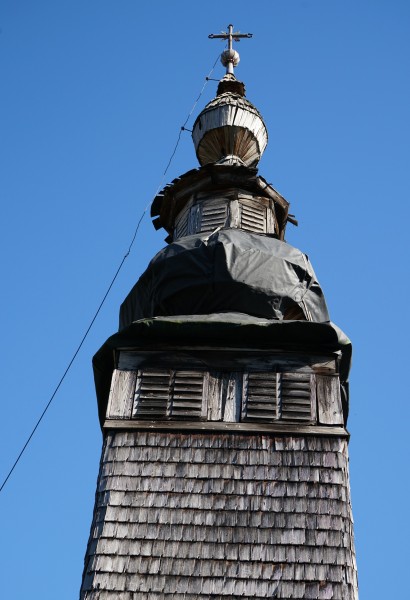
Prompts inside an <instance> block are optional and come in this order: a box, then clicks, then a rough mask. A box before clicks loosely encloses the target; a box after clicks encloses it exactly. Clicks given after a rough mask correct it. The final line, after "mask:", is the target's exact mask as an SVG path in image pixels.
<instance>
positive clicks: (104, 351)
mask: <svg viewBox="0 0 410 600" xmlns="http://www.w3.org/2000/svg"><path fill="white" fill-rule="evenodd" d="M208 344H209V345H210V346H212V347H215V348H216V347H225V348H226V347H232V348H247V347H250V346H252V347H253V348H258V349H262V350H264V349H266V350H283V351H297V352H298V353H306V354H309V353H317V354H321V353H326V352H329V353H333V352H340V356H341V359H340V364H339V373H340V382H341V386H342V392H343V408H344V413H345V420H346V419H347V413H348V383H347V380H348V376H349V370H350V362H351V355H352V346H351V342H350V340H349V338H348V337H347V336H346V335H345V334H344V333H343V332H342V331H341V330H340V329H339V328H338V327H337V326H336V325H334V324H333V323H311V322H308V321H278V320H269V319H261V318H255V317H251V316H249V315H246V314H239V313H223V314H209V315H179V316H175V317H158V318H153V319H144V320H140V321H137V322H135V323H131V324H130V325H129V326H128V327H127V328H125V329H123V330H122V331H120V332H119V333H116V334H115V335H113V336H111V337H110V338H108V340H107V341H106V342H105V344H104V345H103V346H102V347H101V348H100V350H99V351H98V352H97V354H96V355H95V356H94V358H93V367H94V378H95V386H96V392H97V399H98V410H99V417H100V422H101V424H102V423H103V422H104V419H105V413H106V408H107V402H108V395H109V392H110V385H111V376H112V372H113V370H114V369H115V366H116V365H115V352H116V350H118V349H122V350H130V349H141V350H143V349H144V348H146V349H147V350H148V349H150V350H151V349H153V348H160V347H161V346H163V347H167V348H168V349H169V347H172V346H175V347H183V346H184V345H188V346H195V345H197V346H204V345H208Z"/></svg>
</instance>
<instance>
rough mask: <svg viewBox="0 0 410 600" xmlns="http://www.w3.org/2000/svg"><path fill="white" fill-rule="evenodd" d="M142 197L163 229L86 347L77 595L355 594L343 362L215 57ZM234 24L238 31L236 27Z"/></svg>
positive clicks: (345, 343)
mask: <svg viewBox="0 0 410 600" xmlns="http://www.w3.org/2000/svg"><path fill="white" fill-rule="evenodd" d="M212 37H224V38H226V39H227V40H228V49H227V50H225V51H224V52H223V54H222V62H223V64H224V65H225V66H226V67H227V72H226V75H225V76H224V77H223V78H222V80H221V81H220V83H219V86H218V90H217V95H216V97H215V98H214V99H213V100H212V101H211V102H209V104H208V105H207V106H206V107H205V108H204V110H203V111H202V112H201V113H200V115H199V116H198V118H197V119H196V121H195V124H194V127H193V133H192V137H193V141H194V145H195V150H196V154H197V157H198V160H199V163H200V165H201V166H200V167H199V168H198V169H193V170H191V171H188V173H185V174H184V175H181V177H180V178H178V179H176V180H174V181H173V182H172V184H170V185H168V186H167V187H165V189H164V190H163V192H162V193H161V194H159V195H158V196H157V197H156V198H155V200H154V203H153V205H152V211H151V212H152V216H153V218H154V225H155V227H156V228H157V229H158V228H160V227H163V228H164V229H165V230H166V231H167V232H168V237H167V240H166V241H167V242H168V245H167V246H166V248H164V249H163V250H161V251H160V252H159V253H158V254H157V255H156V256H155V257H154V258H153V259H152V261H151V262H150V264H149V265H148V268H147V270H146V271H145V273H144V274H143V275H142V276H141V277H140V279H139V280H138V282H137V283H136V284H135V286H134V287H133V289H132V290H131V292H130V293H129V295H128V296H127V298H126V299H125V301H124V303H123V304H122V306H121V311H120V330H119V332H118V333H116V334H115V335H113V336H112V337H110V338H109V339H108V340H107V342H106V343H105V344H104V345H103V347H102V348H101V349H100V350H99V351H98V352H97V354H96V356H95V357H94V370H95V380H96V389H97V396H98V406H99V415H100V420H101V425H102V429H103V436H104V442H103V449H102V458H101V467H100V472H99V476H98V486H97V494H96V503H95V509H94V515H93V521H92V526H91V533H90V539H89V543H88V547H87V551H86V557H85V566H84V574H83V581H82V587H81V599H82V600H143V599H144V600H171V599H172V600H197V599H207V600H208V599H214V600H218V599H220V600H224V599H227V598H238V599H239V598H241V599H243V598H246V599H254V600H261V599H262V598H269V599H271V598H282V599H285V598H286V599H288V598H299V599H302V598H303V599H304V598H315V599H333V600H356V599H357V576H356V564H355V553H354V545H353V524H352V514H351V505H350V489H349V471H348V449H347V446H348V439H349V434H348V432H347V430H346V419H347V412H348V386H347V378H348V372H349V365H350V356H351V344H350V342H349V340H348V338H347V337H346V336H345V335H344V334H343V333H342V332H341V331H340V329H338V328H337V327H336V326H335V325H333V324H332V323H331V322H330V321H329V315H328V311H327V308H326V303H325V299H324V296H323V292H322V290H321V287H320V285H319V283H318V281H317V279H316V276H315V273H314V271H313V269H312V266H311V264H310V262H309V260H308V258H307V257H306V255H305V254H304V253H303V252H301V251H300V250H297V249H296V248H294V247H292V246H290V245H289V244H287V243H286V242H285V241H284V235H285V227H286V224H287V221H291V220H292V219H291V218H290V217H289V215H288V207H289V205H288V202H287V201H286V200H285V199H284V198H283V197H282V196H281V195H280V194H279V193H278V192H277V191H276V190H275V189H273V187H272V186H271V185H270V184H268V183H267V182H266V180H265V179H264V178H263V177H261V176H260V175H259V174H258V171H257V168H256V165H257V163H258V161H259V159H260V157H261V155H262V153H263V151H264V149H265V147H266V144H267V139H268V135H267V130H266V126H265V123H264V122H263V119H262V117H261V115H260V114H259V112H258V110H257V109H256V108H255V107H254V106H253V105H252V104H251V103H250V102H249V100H247V99H246V97H245V89H244V85H243V83H242V82H240V81H238V80H237V79H236V78H235V76H234V74H233V72H234V67H235V66H236V64H237V63H238V61H239V56H238V54H237V52H236V51H235V50H234V49H233V48H232V40H235V39H238V38H239V37H245V36H242V34H238V33H234V32H233V28H232V26H229V30H228V33H226V34H222V35H221V36H212ZM246 37H249V35H248V36H246Z"/></svg>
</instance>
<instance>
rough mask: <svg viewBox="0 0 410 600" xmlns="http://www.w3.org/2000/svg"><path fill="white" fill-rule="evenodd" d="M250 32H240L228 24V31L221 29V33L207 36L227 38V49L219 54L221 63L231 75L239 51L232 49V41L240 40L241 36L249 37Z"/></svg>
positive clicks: (237, 61) (236, 62)
mask: <svg viewBox="0 0 410 600" xmlns="http://www.w3.org/2000/svg"><path fill="white" fill-rule="evenodd" d="M252 35H253V34H252V33H240V32H239V31H235V32H234V31H233V25H231V24H230V25H228V31H227V32H225V31H222V32H221V33H210V34H209V35H208V37H209V38H210V39H212V40H213V39H221V40H228V49H227V50H224V52H222V54H221V63H222V64H223V66H224V67H226V72H227V73H231V74H232V75H233V70H234V67H236V66H238V63H239V60H240V59H239V53H238V52H237V51H236V50H234V49H233V47H232V42H233V41H234V40H235V42H240V41H241V39H243V38H251V37H252Z"/></svg>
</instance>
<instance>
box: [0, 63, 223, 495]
mask: <svg viewBox="0 0 410 600" xmlns="http://www.w3.org/2000/svg"><path fill="white" fill-rule="evenodd" d="M218 58H219V55H218V57H217V59H216V61H215V62H214V65H213V67H212V69H211V70H210V72H209V74H208V76H207V77H206V78H205V83H204V85H203V86H202V89H201V91H200V93H199V95H198V98H197V99H196V100H195V102H194V104H193V106H192V108H191V110H190V112H189V114H188V116H187V118H186V120H185V122H184V124H183V125H182V127H181V129H180V130H179V134H178V138H177V141H176V144H175V147H174V149H173V151H172V154H171V157H170V159H169V161H168V164H167V166H166V167H165V171H164V172H163V174H162V177H161V180H160V183H159V186H158V188H157V191H156V193H155V196H157V194H158V192H159V191H160V189H161V188H162V185H163V180H164V178H165V175H166V174H167V172H168V169H169V167H170V166H171V163H172V159H173V158H174V156H175V153H176V151H177V148H178V145H179V142H180V140H181V135H182V132H183V131H185V125H186V124H187V123H188V121H189V119H190V117H191V115H192V113H193V112H194V110H195V107H196V105H197V104H198V101H199V99H200V98H201V96H202V94H203V92H204V89H205V87H206V85H207V83H208V79H209V77H210V75H211V74H212V72H213V70H214V69H215V65H216V63H217V61H218ZM155 196H154V198H155ZM152 202H153V200H151V201H150V202H149V203H148V204H147V206H146V207H145V208H144V210H143V211H142V214H141V216H140V218H139V221H138V223H137V226H136V228H135V231H134V234H133V236H132V238H131V241H130V243H129V246H128V249H127V251H126V253H125V254H124V256H123V257H122V260H121V262H120V264H119V266H118V268H117V270H116V272H115V275H114V277H113V278H112V279H111V282H110V284H109V286H108V288H107V291H106V292H105V294H104V296H103V299H102V300H101V302H100V304H99V306H98V308H97V310H96V311H95V313H94V316H93V318H92V319H91V322H90V324H89V326H88V327H87V329H86V332H85V333H84V335H83V337H82V339H81V341H80V343H79V344H78V346H77V349H76V350H75V352H74V354H73V356H72V358H71V360H70V362H69V363H68V365H67V368H66V369H65V371H64V373H63V375H62V376H61V378H60V380H59V382H58V384H57V386H56V387H55V389H54V392H53V393H52V395H51V397H50V399H49V401H48V402H47V404H46V406H45V408H44V410H43V412H42V413H41V415H40V417H39V418H38V420H37V423H36V424H35V425H34V427H33V429H32V431H31V433H30V435H29V437H28V438H27V440H26V443H25V444H24V446H23V447H22V449H21V451H20V453H19V455H18V456H17V458H16V460H15V461H14V463H13V466H12V467H11V469H10V470H9V472H8V473H7V476H6V477H5V479H4V481H3V483H2V484H1V487H0V493H1V492H2V490H3V488H4V486H5V485H6V483H7V481H8V480H9V479H10V477H11V475H12V473H13V471H14V469H15V468H16V466H17V464H18V463H19V461H20V459H21V457H22V456H23V454H24V452H25V450H26V448H27V446H28V445H29V443H30V441H31V439H32V437H33V435H34V434H35V432H36V430H37V428H38V426H39V425H40V423H41V421H42V420H43V418H44V416H45V414H46V412H47V411H48V409H49V407H50V405H51V403H52V401H53V400H54V398H55V396H56V394H57V392H58V390H59V389H60V387H61V385H62V383H63V381H64V379H65V378H66V376H67V374H68V372H69V370H70V369H71V366H72V364H73V362H74V361H75V359H76V358H77V355H78V353H79V352H80V350H81V348H82V346H83V344H84V342H85V340H86V339H87V337H88V334H89V333H90V330H91V328H92V326H93V325H94V322H95V320H96V318H97V317H98V315H99V313H100V311H101V309H102V307H103V305H104V303H105V301H106V299H107V296H108V294H109V293H110V291H111V288H112V287H113V285H114V283H115V281H116V279H117V277H118V275H119V274H120V271H121V269H122V267H123V264H124V263H125V261H126V260H127V258H128V256H129V255H130V253H131V249H132V247H133V245H134V242H135V239H136V237H137V235H138V231H139V228H140V225H141V223H142V220H143V218H144V216H145V214H146V212H147V210H148V209H149V208H150V206H151V204H152Z"/></svg>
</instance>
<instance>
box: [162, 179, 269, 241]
mask: <svg viewBox="0 0 410 600" xmlns="http://www.w3.org/2000/svg"><path fill="white" fill-rule="evenodd" d="M198 196H201V194H198ZM218 227H220V228H223V227H233V228H240V229H243V230H245V231H252V232H255V233H269V234H271V235H275V234H276V235H277V236H279V233H280V232H279V227H278V223H277V221H276V219H275V207H274V202H273V200H269V199H267V198H263V197H257V196H254V197H252V196H251V195H249V194H246V193H243V192H242V193H241V192H240V191H239V190H236V191H235V193H233V192H231V191H230V190H229V191H227V192H224V193H223V195H219V194H218V193H217V192H216V193H215V194H214V195H212V196H211V197H205V198H202V199H199V198H198V197H197V198H192V199H191V200H190V201H189V202H188V203H187V205H186V206H185V207H184V208H183V209H182V211H181V212H180V213H179V214H178V216H177V217H176V219H175V228H174V234H173V240H174V241H175V240H178V239H180V238H182V237H185V236H187V235H193V234H196V233H207V232H212V231H215V229H216V228H218Z"/></svg>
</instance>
